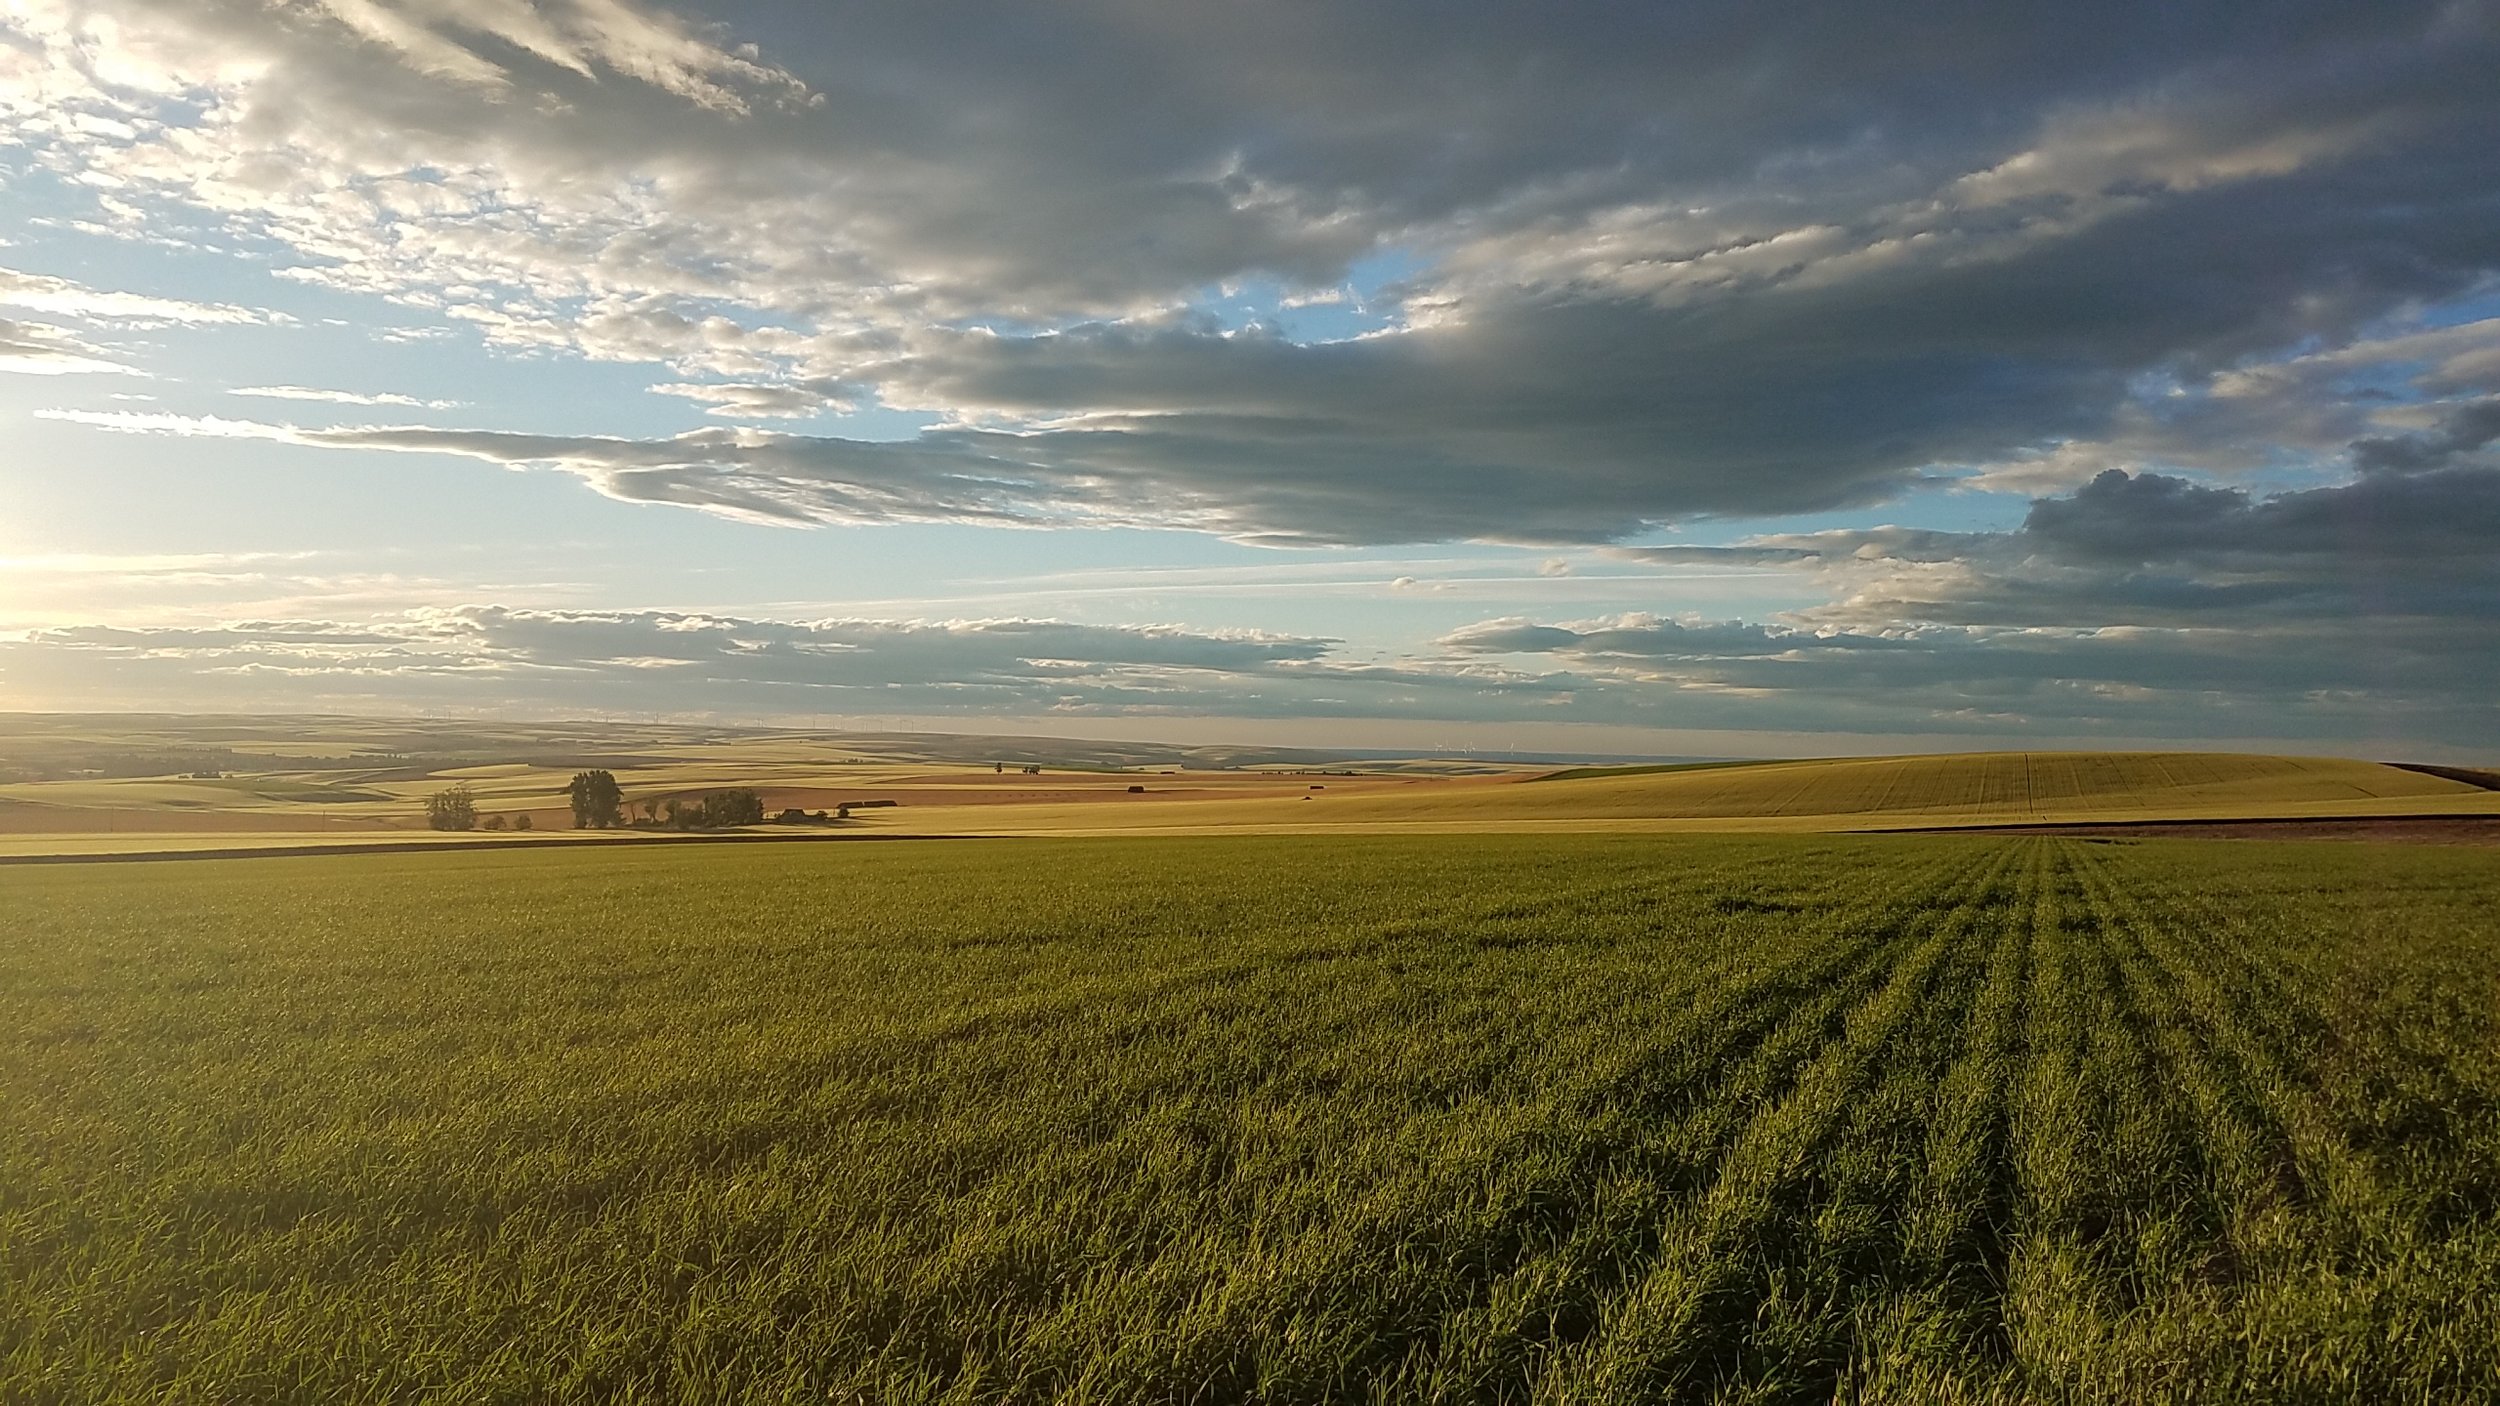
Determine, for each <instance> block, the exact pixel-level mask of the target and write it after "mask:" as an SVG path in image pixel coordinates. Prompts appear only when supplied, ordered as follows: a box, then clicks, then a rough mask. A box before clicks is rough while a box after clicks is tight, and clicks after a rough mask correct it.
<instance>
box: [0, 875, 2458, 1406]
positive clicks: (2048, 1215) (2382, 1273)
mask: <svg viewBox="0 0 2500 1406" xmlns="http://www.w3.org/2000/svg"><path fill="white" fill-rule="evenodd" d="M2496 899H2500V857H2496V856H2494V855H2492V854H2489V853H2482V852H2475V851H2470V850H2437V849H2428V848H2422V849H2413V848H2400V847H2395V846H2383V845H2344V846H2336V845H2298V846H2292V845H2284V846H2267V845H2243V844H2233V843H2227V842H2226V843H2214V842H2206V843H2197V842H2152V843H2108V842H2088V841H2075V840H2067V839H2051V838H2002V837H1999V838H1986V839H1980V838H1967V837H1941V836H1916V837H1889V838H1886V837H1860V838H1834V837H1818V838H1797V837H1786V838H1773V837H1762V838H1752V837H1748V838H1720V837H1713V838H1700V837H1695V838H1676V839H1661V838H1658V837H1637V836H1634V837H1627V836H1576V837H1540V838H1532V839H1523V838H1515V837H1478V838H1448V837H1436V838H1416V837H1408V838H1396V837H1364V838H1330V839H1324V840H1322V839H1307V838H1301V839H1297V838H1280V837H1270V838H1255V837H1234V838H1222V839H1206V840H1138V839H1130V840H1108V841H1074V840H1048V841H1045V840H1033V841H1015V842H950V843H929V844H885V845H874V844H825V845H807V846H801V845H791V846H767V847H755V848H746V847H699V848H687V849H662V848H595V849H582V850H561V851H545V852H536V853H531V852H496V853H455V852H444V853H429V854H413V855H382V856H357V857H344V856H331V857H294V858H270V859H256V860H246V861H214V862H206V861H204V862H189V863H165V864H139V865H92V866H87V865H76V866H61V867H55V868H45V869H25V868H16V869H0V1399H4V1400H8V1401H11V1402H20V1401H23V1402H49V1401H60V1402H103V1401H117V1400H123V1401H151V1402H152V1401H170V1402H229V1401H306V1402H312V1401H319V1402H357V1401H418V1400H453V1401H464V1402H466V1401H490V1402H492V1401H508V1402H516V1403H517V1402H535V1401H548V1400H555V1401H565V1400H574V1401H663V1400H665V1401H718V1402H733V1401H737V1402H745V1401H811V1402H827V1401H834V1402H842V1401H851V1402H873V1403H909V1402H964V1403H973V1402H993V1401H1087V1402H1189V1401H1197V1402H1220V1401H1277V1402H1287V1401H1291V1402H1318V1401H1344V1400H1377V1401H1441V1402H1490V1401H1519V1402H1554V1403H1561V1402H1618V1401H1619V1402H1639V1401H1654V1400H1670V1401H1673V1400H1695V1401H1704V1400H1719V1401H1729V1402H1775V1401H1826V1400H1831V1399H1834V1398H1835V1397H1837V1398H1839V1399H1842V1400H1848V1401H1876V1400H1886V1401H1915V1402H1928V1401H1953V1400H1965V1401H1977V1400H2004V1401H2033V1400H2045V1401H2059V1400H2074V1401H2118V1400H2123V1401H2164V1400H2171V1401H2217V1402H2219V1401H2232V1402H2237V1401H2250V1400H2283V1399H2293V1400H2316V1401H2372V1402H2378V1401H2395V1402H2434V1401H2456V1400H2489V1399H2493V1398H2494V1397H2495V1396H2496V1395H2500V1351H2495V1348H2494V1344H2495V1343H2500V1217H2496V1214H2495V1192H2496V1191H2500V1003H2496V1002H2495V997H2500V940H2495V923H2494V920H2493V918H2492V916H2491V915H2492V913H2493V911H2494V908H2493V904H2494V902H2495V900H2496Z"/></svg>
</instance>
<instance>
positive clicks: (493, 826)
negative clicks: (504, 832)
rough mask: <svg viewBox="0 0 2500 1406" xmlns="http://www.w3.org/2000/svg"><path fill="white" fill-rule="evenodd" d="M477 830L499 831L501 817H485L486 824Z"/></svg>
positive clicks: (501, 825) (501, 826) (501, 824)
mask: <svg viewBox="0 0 2500 1406" xmlns="http://www.w3.org/2000/svg"><path fill="white" fill-rule="evenodd" d="M477 828H479V829H481V830H500V829H502V828H503V817H502V816H500V815H490V816H488V817H486V823H484V824H483V825H480V826H478V827H477Z"/></svg>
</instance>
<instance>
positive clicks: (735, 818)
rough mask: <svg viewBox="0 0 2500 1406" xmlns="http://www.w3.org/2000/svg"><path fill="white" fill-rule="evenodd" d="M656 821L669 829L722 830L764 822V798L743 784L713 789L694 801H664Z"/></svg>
mask: <svg viewBox="0 0 2500 1406" xmlns="http://www.w3.org/2000/svg"><path fill="white" fill-rule="evenodd" d="M660 823H661V824H662V825H665V826H667V827H668V828H669V829H671V830H725V829H727V828H729V827H731V826H733V825H761V824H763V823H764V798H763V797H762V796H760V795H758V794H756V793H755V792H753V791H749V790H747V789H745V788H743V787H741V788H739V789H737V790H734V791H714V792H713V793H711V794H710V795H708V796H705V797H703V798H702V799H700V800H695V801H679V800H675V799H671V800H669V801H667V802H666V803H665V804H664V805H663V806H662V807H661V812H660Z"/></svg>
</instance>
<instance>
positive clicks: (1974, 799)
mask: <svg viewBox="0 0 2500 1406" xmlns="http://www.w3.org/2000/svg"><path fill="white" fill-rule="evenodd" d="M2476 794H2478V788H2476V787H2474V786H2472V785H2470V784H2467V783H2465V782H2462V781H2457V780H2453V779H2450V778H2447V777H2442V776H2433V775H2428V774H2425V773H2423V772H2419V771H2409V770H2404V769H2401V768H2398V767H2392V766H2385V765H2381V764H2380V763H2377V762H2362V761H2347V760H2343V759H2340V758H2331V757H2273V756H2250V755H2243V754H2239V753H2226V752H1992V753H1971V754H1964V755H1949V756H1915V757H1862V758H1837V759H1827V760H1820V761H1803V762H1760V763H1754V764H1750V765H1729V766H1700V767H1677V768H1666V769H1648V768H1626V769H1620V770H1608V769H1589V770H1582V771H1578V772H1570V773H1563V774H1562V775H1560V776H1558V777H1553V778H1548V779H1544V780H1540V781H1538V782H1536V783H1534V784H1529V785H1520V786H1508V787H1500V788H1495V789H1490V790H1483V791H1477V792H1469V793H1463V794H1450V795H1423V796H1415V797H1411V798H1410V797H1396V798H1382V799H1381V800H1379V801H1377V802H1371V803H1369V804H1371V805H1372V806H1374V807H1380V808H1385V807H1389V806H1398V807H1404V808H1409V809H1412V810H1414V811H1416V812H1417V813H1419V814H1420V813H1422V812H1424V811H1426V810H1444V809H1446V810H1448V811H1449V812H1450V813H1451V814H1452V816H1453V817H1456V816H1457V815H1458V814H1460V813H1462V812H1464V811H1467V810H1469V809H1473V810H1475V811H1476V812H1477V813H1479V814H1482V813H1485V812H1487V811H1488V810H1491V811H1499V812H1500V813H1502V814H1505V815H1515V816H1519V817H1523V818H1528V817H1536V818H1552V819H1567V818H1586V819H1631V818H1644V819H1678V818H1691V819H1739V818H1742V819H1799V818H1807V817H1839V818H1846V817H1869V818H1872V817H1884V818H1886V819H1887V820H1889V821H1891V822H1893V823H1901V824H1913V823H1918V822H1919V821H1921V820H1934V821H1939V822H1954V821H1967V822H1977V823H1985V822H1990V821H2006V822H2019V821H2023V820H2032V819H2056V818H2091V817H2094V816H2101V815H2115V814H2128V815H2136V814H2143V815H2198V814H2234V815H2258V814H2266V813H2270V812H2281V813H2285V814H2303V813H2309V812H2311V811H2313V810H2321V809H2323V810H2326V811H2334V810H2338V809H2343V808H2346V807H2354V806H2358V807H2360V808H2364V809H2373V808H2380V803H2383V802H2391V801H2404V800H2415V799H2419V800H2438V799H2441V798H2448V797H2457V796H2474V795H2476Z"/></svg>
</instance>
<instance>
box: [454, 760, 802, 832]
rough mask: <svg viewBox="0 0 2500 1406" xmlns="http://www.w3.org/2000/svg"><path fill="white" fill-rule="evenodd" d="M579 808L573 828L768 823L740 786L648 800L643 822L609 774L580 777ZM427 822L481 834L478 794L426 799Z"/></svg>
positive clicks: (756, 800)
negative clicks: (694, 796) (628, 808)
mask: <svg viewBox="0 0 2500 1406" xmlns="http://www.w3.org/2000/svg"><path fill="white" fill-rule="evenodd" d="M564 793H565V796H566V798H567V799H568V800H570V801H571V802H572V806H573V828H574V829H576V830H613V829H616V828H618V827H620V826H626V825H631V826H634V827H636V828H643V827H646V826H647V827H650V828H654V829H660V828H665V829H670V830H723V829H727V828H729V827H730V826H733V825H761V824H763V823H764V798H763V797H762V796H761V795H759V794H757V793H756V792H754V791H750V790H747V789H745V788H744V787H740V788H738V789H736V790H730V791H715V792H713V793H711V794H710V795H708V796H704V797H701V798H700V799H696V800H691V801H685V800H678V799H675V798H673V797H672V798H671V799H669V800H667V801H665V802H646V803H645V804H644V805H643V808H642V818H641V819H639V820H633V819H628V818H627V816H626V812H625V791H624V788H623V787H620V786H618V785H617V784H616V776H615V774H614V773H613V772H607V771H583V772H576V773H574V776H573V779H572V781H571V782H570V783H568V784H567V785H566V786H565V788H564ZM425 823H426V825H427V826H428V827H429V828H431V829H435V830H475V829H479V828H481V822H480V819H479V816H478V811H477V793H476V792H474V791H472V790H470V789H469V783H467V782H465V781H463V782H460V783H458V784H456V785H452V786H447V787H445V788H443V789H442V790H440V791H437V792H435V793H434V794H433V795H431V796H428V797H426V798H425ZM511 824H512V828H513V829H515V830H527V829H529V828H530V825H531V821H530V817H529V816H528V815H526V814H523V815H519V816H515V817H514V818H513V820H512V822H511ZM482 828H484V829H488V830H500V829H503V828H504V818H503V817H502V816H500V815H490V816H487V817H485V818H484V821H483V823H482Z"/></svg>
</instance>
